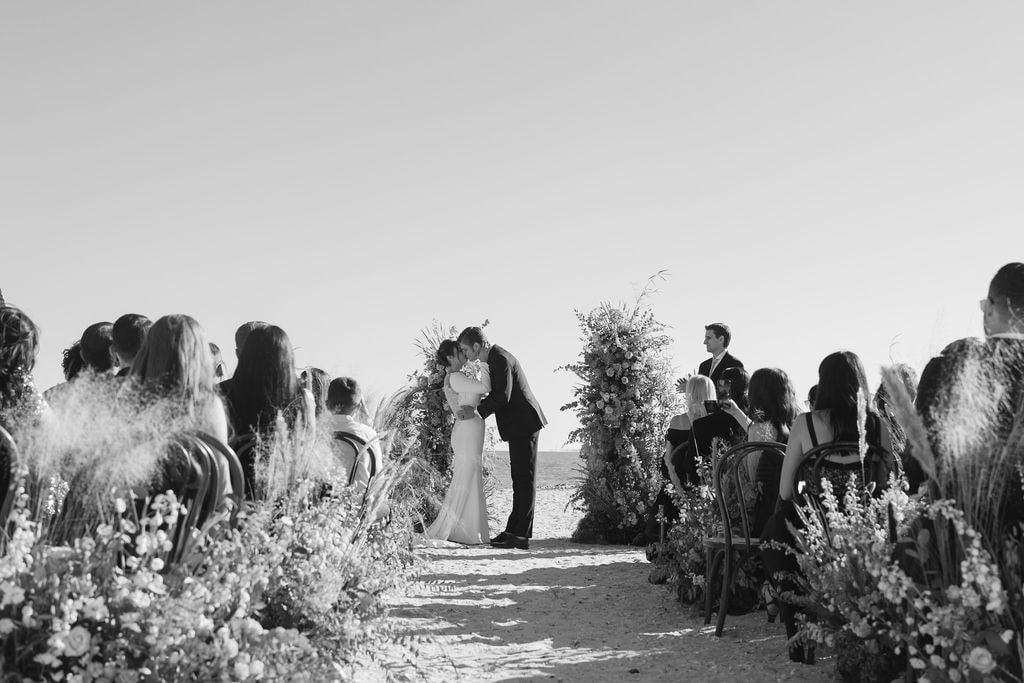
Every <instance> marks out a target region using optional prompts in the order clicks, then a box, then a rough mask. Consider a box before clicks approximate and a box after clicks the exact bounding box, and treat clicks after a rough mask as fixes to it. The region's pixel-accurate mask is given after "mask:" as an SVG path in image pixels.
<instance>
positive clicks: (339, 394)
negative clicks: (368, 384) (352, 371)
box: [327, 377, 363, 415]
mask: <svg viewBox="0 0 1024 683" xmlns="http://www.w3.org/2000/svg"><path fill="white" fill-rule="evenodd" d="M362 402H363V390H362V388H361V387H360V386H359V382H357V381H355V380H354V379H352V378H351V377H338V378H337V379H333V380H331V384H330V386H328V387H327V409H328V410H329V411H331V412H332V413H335V414H341V415H351V414H352V413H354V412H355V411H356V409H357V408H359V404H361V403H362Z"/></svg>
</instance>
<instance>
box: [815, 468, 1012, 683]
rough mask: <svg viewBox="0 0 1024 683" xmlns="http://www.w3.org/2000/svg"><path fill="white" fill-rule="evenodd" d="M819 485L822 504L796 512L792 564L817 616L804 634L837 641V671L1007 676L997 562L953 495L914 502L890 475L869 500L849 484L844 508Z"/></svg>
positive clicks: (1007, 634)
mask: <svg viewBox="0 0 1024 683" xmlns="http://www.w3.org/2000/svg"><path fill="white" fill-rule="evenodd" d="M822 489H823V491H822V495H821V501H820V506H818V505H815V506H810V505H808V506H806V507H803V508H800V509H799V513H800V517H801V520H802V521H803V523H804V528H803V529H802V530H801V532H800V534H799V545H800V548H799V549H800V553H798V554H797V561H798V564H799V566H800V568H801V570H802V572H803V575H804V580H805V581H806V585H805V588H806V589H807V591H808V596H809V601H808V605H809V606H811V608H812V610H813V612H814V613H816V614H817V619H815V620H808V621H807V622H806V623H805V624H804V625H803V628H802V631H803V635H804V636H806V637H809V638H812V639H814V640H817V641H818V642H823V643H827V644H829V645H831V646H835V645H837V644H838V643H842V645H843V647H842V648H841V649H840V652H841V656H840V657H839V659H838V661H837V667H838V668H839V673H840V674H841V675H844V676H847V677H848V676H849V675H851V674H852V673H857V672H859V674H860V676H861V677H862V678H863V677H865V676H867V677H868V678H872V679H877V678H884V677H890V678H891V677H892V676H894V675H898V674H899V673H900V672H901V671H902V670H903V669H905V668H906V666H907V665H909V667H910V669H911V670H912V671H914V673H915V676H918V677H924V678H927V679H928V680H933V681H946V680H948V681H954V682H956V681H968V680H983V679H986V678H994V677H1000V676H1005V675H1007V674H1011V673H1013V672H1014V669H1015V664H1014V662H1013V656H1012V653H1011V650H1010V646H1011V643H1013V642H1014V640H1015V635H1014V631H1013V630H1012V629H1007V628H1005V626H1004V625H1003V624H1002V623H1001V622H1002V620H1003V618H1004V617H1006V616H1007V608H1008V597H1007V592H1006V591H1005V589H1004V588H1003V585H1002V582H1001V581H1000V578H999V568H998V566H997V565H996V564H995V562H994V561H993V559H992V556H991V555H990V554H989V553H988V552H987V551H986V550H985V547H984V544H983V539H982V537H981V536H980V534H978V533H977V532H976V531H975V530H974V529H972V528H971V527H970V526H969V525H967V524H966V522H965V520H964V515H963V512H962V511H960V510H959V509H957V507H956V504H955V503H954V502H953V501H949V500H941V501H936V502H933V503H925V502H922V501H917V500H913V499H911V498H909V497H908V496H907V494H906V492H905V490H904V489H905V486H901V482H899V481H898V480H896V479H895V478H894V479H893V480H892V481H891V484H890V486H889V488H888V489H887V490H886V491H885V492H884V493H882V494H881V496H879V497H877V498H871V497H865V496H863V495H861V492H859V491H857V489H856V486H852V485H851V486H850V487H848V489H847V492H846V494H845V495H844V499H843V506H842V507H840V505H839V502H838V501H837V500H836V497H835V495H834V494H833V491H832V487H831V484H830V483H829V482H828V481H827V480H823V481H822ZM901 539H905V540H901ZM1018 671H1019V670H1018Z"/></svg>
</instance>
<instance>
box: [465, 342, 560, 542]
mask: <svg viewBox="0 0 1024 683" xmlns="http://www.w3.org/2000/svg"><path fill="white" fill-rule="evenodd" d="M487 368H488V370H489V371H490V375H491V393H489V394H488V395H487V396H485V397H484V398H483V400H482V401H480V405H478V406H477V412H479V413H480V416H481V417H484V418H486V417H487V416H488V415H492V414H493V415H494V419H495V421H496V422H497V423H498V434H499V435H500V436H501V440H502V441H507V442H508V457H509V463H510V465H511V470H512V514H510V515H509V517H508V524H507V525H506V527H505V531H506V532H507V533H510V534H512V535H514V536H521V537H523V538H530V537H532V536H533V504H534V496H535V493H536V485H535V483H534V472H535V470H536V466H537V437H538V436H539V435H540V430H541V428H543V427H544V425H546V424H547V423H548V421H547V419H546V418H545V417H544V411H543V410H541V408H540V404H539V403H537V399H536V397H534V395H533V391H531V390H530V383H529V382H528V381H527V380H526V373H525V372H524V371H523V366H521V365H520V364H519V361H518V360H516V357H515V356H513V355H512V354H511V353H509V352H508V351H506V350H505V349H503V348H502V347H500V346H498V345H496V344H495V345H492V346H491V348H490V350H489V351H488V353H487Z"/></svg>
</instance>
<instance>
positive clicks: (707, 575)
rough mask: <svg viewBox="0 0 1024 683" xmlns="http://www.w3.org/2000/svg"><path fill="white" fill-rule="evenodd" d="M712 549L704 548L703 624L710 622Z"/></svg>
mask: <svg viewBox="0 0 1024 683" xmlns="http://www.w3.org/2000/svg"><path fill="white" fill-rule="evenodd" d="M712 553H713V551H712V549H711V548H705V549H704V562H705V564H704V625H705V626H707V625H708V624H710V623H711V564H712V560H711V558H712V556H713V555H712Z"/></svg>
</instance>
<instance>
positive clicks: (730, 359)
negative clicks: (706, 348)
mask: <svg viewBox="0 0 1024 683" xmlns="http://www.w3.org/2000/svg"><path fill="white" fill-rule="evenodd" d="M714 360H715V359H714V358H708V359H707V360H706V361H704V362H703V363H701V364H700V365H699V366H698V367H697V374H698V375H704V376H705V377H710V378H711V381H712V382H714V383H715V384H716V385H717V384H718V380H720V379H721V378H722V373H723V372H725V371H726V370H728V369H729V368H742V367H743V361H741V360H740V359H739V358H737V357H736V356H734V355H732V354H731V353H729V352H728V351H726V352H725V355H724V356H722V360H720V361H719V362H718V365H716V366H715V371H714V372H712V371H711V364H712V363H713V362H714ZM690 367H691V368H692V367H693V366H692V365H691V366H690Z"/></svg>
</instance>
